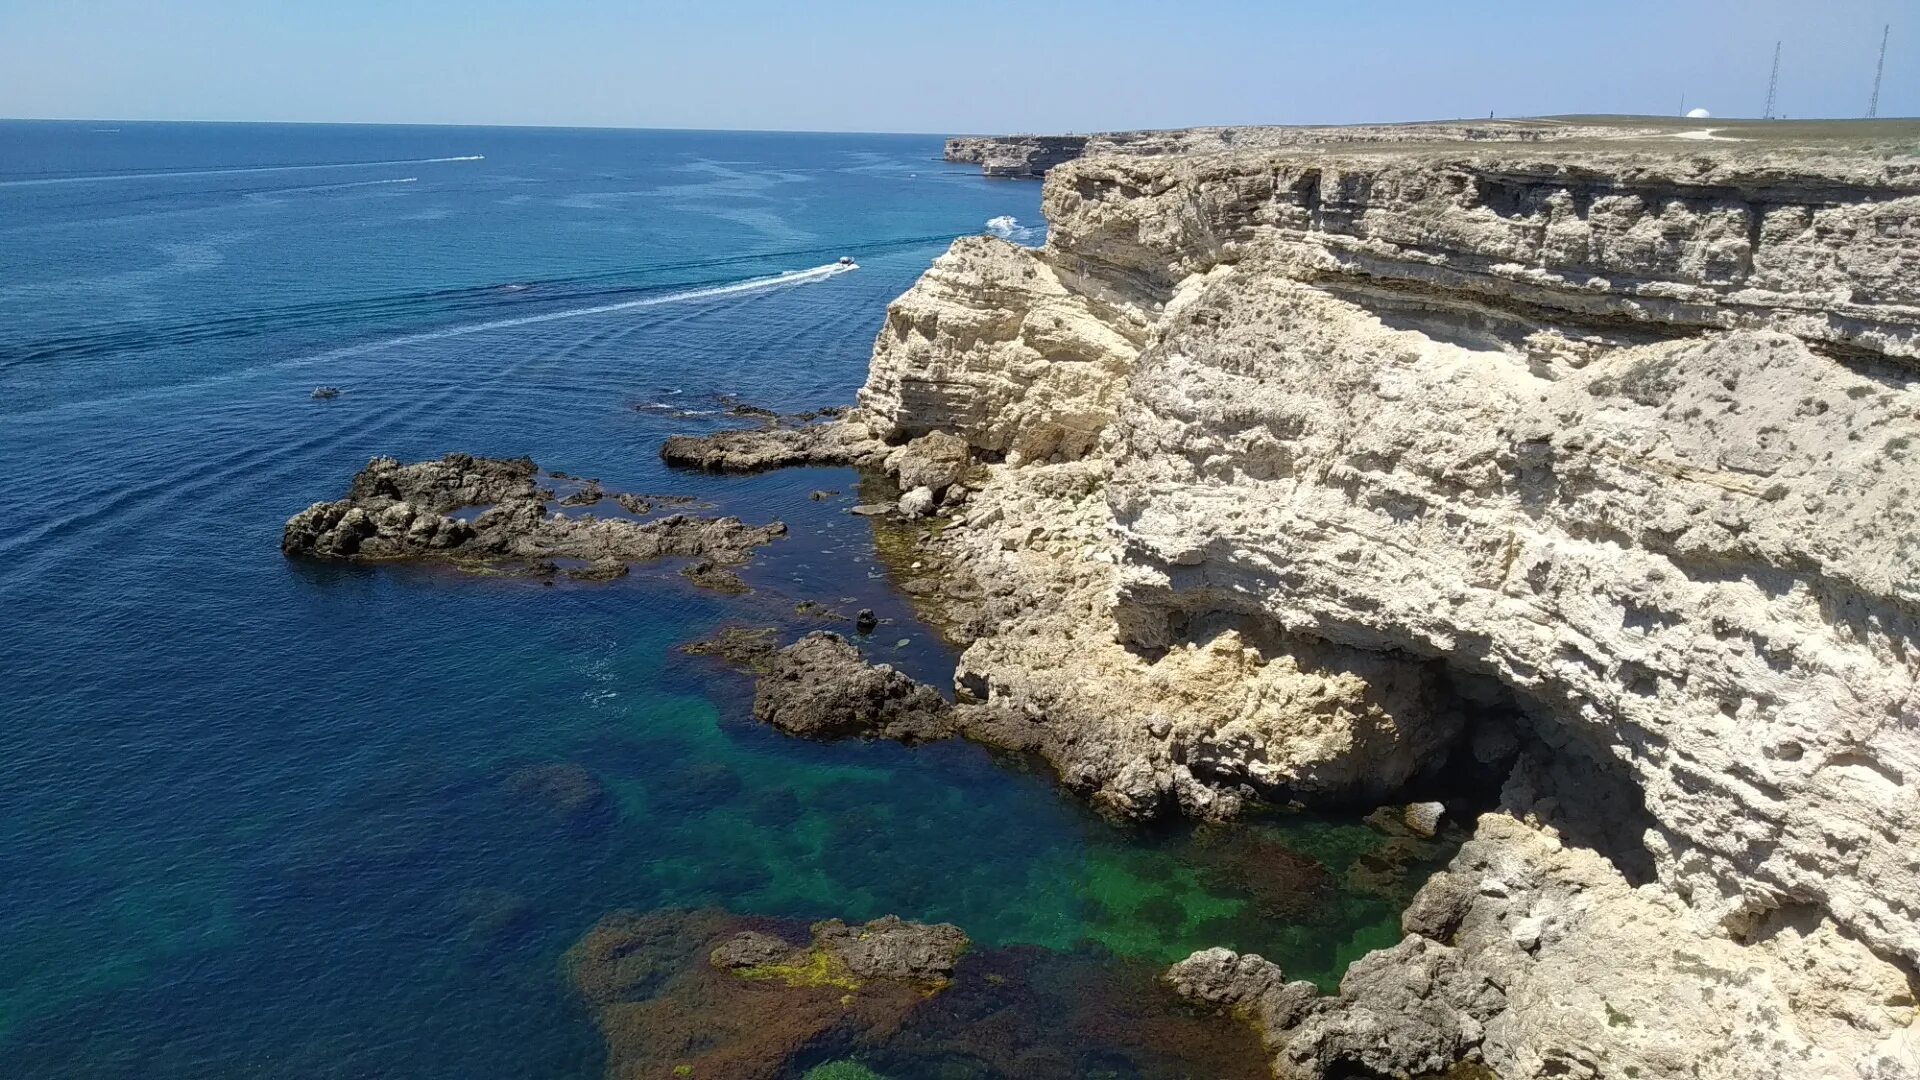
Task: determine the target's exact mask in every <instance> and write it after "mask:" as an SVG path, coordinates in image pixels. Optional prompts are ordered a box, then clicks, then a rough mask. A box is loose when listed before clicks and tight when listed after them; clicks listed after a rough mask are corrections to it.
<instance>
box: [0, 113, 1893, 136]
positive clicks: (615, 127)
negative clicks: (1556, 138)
mask: <svg viewBox="0 0 1920 1080" xmlns="http://www.w3.org/2000/svg"><path fill="white" fill-rule="evenodd" d="M1599 119H1610V120H1611V119H1623V120H1701V119H1706V120H1719V121H1730V122H1741V123H1756V124H1796V123H1856V124H1867V123H1872V124H1879V123H1897V122H1900V121H1909V122H1911V121H1915V120H1920V116H1875V117H1867V116H1854V117H1848V116H1795V117H1774V118H1771V119H1769V118H1766V117H1759V116H1732V115H1728V116H1710V117H1689V116H1682V115H1669V114H1666V113H1608V112H1592V113H1546V114H1536V115H1524V116H1493V117H1482V116H1452V117H1429V118H1425V119H1419V120H1353V121H1346V122H1338V123H1334V122H1319V123H1315V122H1303V121H1292V122H1285V121H1265V122H1260V123H1244V124H1233V123H1228V124H1222V123H1194V124H1180V125H1176V126H1174V127H1161V128H1153V127H1132V128H1099V129H1093V130H1087V131H1031V130H1030V131H998V132H985V131H953V130H946V131H879V130H874V129H868V128H756V127H685V126H673V125H646V124H563V123H551V124H494V123H475V122H427V121H413V120H226V119H190V120H189V119H179V118H166V119H161V118H154V117H100V116H0V124H15V123H18V124H230V125H238V124H257V125H262V126H267V125H280V126H288V127H292V126H304V127H396V128H403V127H411V128H476V129H482V130H521V131H680V132H688V133H726V134H736V135H917V136H925V137H928V138H953V137H973V138H1018V137H1035V136H1061V135H1103V134H1119V133H1132V132H1162V131H1191V130H1199V129H1210V128H1211V129H1219V128H1340V127H1384V126H1400V125H1419V124H1453V123H1471V122H1475V121H1479V122H1483V123H1484V122H1489V121H1492V122H1500V121H1506V122H1517V121H1528V120H1599Z"/></svg>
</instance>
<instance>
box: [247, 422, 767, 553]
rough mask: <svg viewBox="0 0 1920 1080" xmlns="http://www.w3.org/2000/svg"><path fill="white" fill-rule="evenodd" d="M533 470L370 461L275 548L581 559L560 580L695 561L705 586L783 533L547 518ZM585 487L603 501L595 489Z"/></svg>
mask: <svg viewBox="0 0 1920 1080" xmlns="http://www.w3.org/2000/svg"><path fill="white" fill-rule="evenodd" d="M539 475H540V473H539V468H538V466H536V465H535V464H534V463H533V462H532V461H531V460H528V459H526V458H518V459H514V460H509V461H502V460H495V459H490V458H476V457H474V456H472V455H470V454H449V455H447V456H446V457H445V458H443V459H441V460H439V461H424V462H418V463H415V464H412V465H403V464H401V463H400V462H398V461H396V460H394V459H393V458H375V459H373V460H372V461H371V462H369V463H368V464H367V467H366V468H365V469H362V470H361V471H360V472H359V473H358V474H357V475H356V476H355V477H354V479H353V485H352V487H351V488H350V489H349V490H348V493H347V497H346V498H344V499H341V500H339V501H337V502H323V503H315V504H313V505H312V506H310V507H308V508H307V509H305V510H303V511H301V512H300V513H298V514H295V515H294V516H293V517H292V518H291V519H289V520H288V522H287V526H286V531H285V532H284V534H283V535H282V537H281V541H280V549H281V551H283V552H284V553H286V554H287V555H294V556H308V557H315V558H327V559H348V560H354V561H370V562H371V561H392V560H403V559H414V560H435V561H443V562H449V563H454V564H456V565H465V566H475V567H477V566H507V567H510V568H511V567H519V568H523V569H527V570H532V571H534V572H542V571H544V572H546V573H552V572H553V567H554V562H555V560H562V559H564V560H570V561H577V562H579V563H582V564H584V565H576V566H575V567H573V568H572V569H570V570H569V571H568V573H569V574H570V575H571V576H573V577H576V578H581V579H585V580H605V579H608V578H613V577H618V576H620V575H621V574H624V573H625V572H626V566H627V564H628V563H633V562H642V561H646V560H651V559H658V558H664V557H671V556H683V557H700V558H701V559H702V560H703V562H704V563H706V564H709V565H710V566H711V567H712V568H714V570H715V572H714V574H713V575H712V576H713V579H714V580H715V581H716V582H717V583H720V584H723V585H732V584H737V582H738V579H737V578H733V577H732V576H731V575H730V574H728V575H726V577H727V578H730V579H731V580H730V581H728V580H725V579H722V578H720V577H719V576H718V573H719V572H718V569H717V568H720V567H733V566H739V565H741V564H743V563H745V562H746V561H747V560H748V559H749V558H751V556H752V552H753V549H754V548H756V547H759V546H760V545H762V544H767V543H770V542H772V541H773V540H775V539H777V538H779V537H780V536H783V535H785V534H786V526H785V525H782V524H781V523H779V522H774V523H772V524H770V525H758V526H756V525H747V524H745V523H743V522H741V521H740V520H739V519H738V518H732V517H722V518H700V517H694V516H692V515H688V514H670V515H667V516H665V517H659V518H654V519H652V520H649V521H633V520H630V519H627V518H601V517H595V516H594V515H592V514H578V515H572V516H569V515H566V514H559V513H555V514H549V513H548V512H547V505H546V499H547V498H548V497H550V496H551V492H545V491H542V490H540V489H539V487H538V485H537V479H538V477H539ZM590 490H592V491H594V492H596V493H600V494H602V495H604V493H601V491H600V488H599V487H598V485H594V486H592V487H591V489H590ZM612 497H613V498H614V499H615V500H616V501H620V504H621V505H622V506H623V507H628V508H630V506H631V505H639V506H642V507H644V508H645V509H647V510H650V509H652V507H651V505H650V504H648V503H646V502H645V501H644V500H628V499H626V498H625V497H623V496H620V495H615V496H612ZM594 501H595V502H598V501H599V498H595V499H594ZM667 501H671V500H667ZM475 507H486V509H485V510H484V511H483V512H481V513H479V514H478V515H476V516H474V517H473V518H472V519H471V520H466V519H463V518H460V517H456V516H454V514H455V512H456V511H461V510H466V509H470V508H475ZM695 580H701V579H700V578H699V577H698V576H696V577H695Z"/></svg>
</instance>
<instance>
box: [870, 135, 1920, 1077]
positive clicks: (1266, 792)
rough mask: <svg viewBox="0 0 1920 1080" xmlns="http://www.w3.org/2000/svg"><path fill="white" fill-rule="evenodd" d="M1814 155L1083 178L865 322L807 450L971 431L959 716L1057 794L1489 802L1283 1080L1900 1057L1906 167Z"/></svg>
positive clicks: (1214, 806)
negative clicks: (1468, 1069)
mask: <svg viewBox="0 0 1920 1080" xmlns="http://www.w3.org/2000/svg"><path fill="white" fill-rule="evenodd" d="M1835 130H1836V131H1838V132H1839V134H1837V135H1835V136H1833V137H1831V138H1829V137H1827V136H1826V135H1824V134H1823V133H1822V132H1823V131H1824V129H1815V128H1813V127H1812V126H1806V127H1804V128H1794V129H1791V130H1789V129H1781V133H1780V134H1777V135H1766V136H1762V135H1754V136H1752V138H1753V139H1754V142H1753V143H1752V145H1741V144H1738V143H1731V142H1729V143H1726V144H1724V145H1723V144H1719V143H1712V144H1705V143H1703V144H1699V145H1698V146H1697V147H1696V146H1694V145H1692V144H1681V143H1678V142H1675V141H1672V140H1668V141H1666V142H1658V141H1656V140H1654V139H1651V138H1649V137H1647V136H1646V134H1645V133H1644V132H1638V131H1632V130H1629V131H1622V132H1620V133H1618V136H1617V137H1611V136H1610V137H1608V138H1606V139H1604V140H1603V139H1598V138H1594V137H1593V133H1591V132H1589V133H1587V134H1586V136H1585V138H1586V140H1587V141H1584V142H1583V141H1581V140H1580V139H1571V140H1567V141H1565V142H1557V143H1554V144H1552V145H1551V146H1540V147H1531V148H1528V149H1525V150H1516V149H1512V148H1509V147H1504V146H1495V147H1483V148H1466V147H1462V146H1459V145H1449V144H1419V143H1408V144H1404V145H1394V146H1383V147H1373V148H1369V147H1364V146H1360V147H1350V148H1345V149H1341V150H1338V151H1333V150H1327V151H1312V152H1304V151H1292V150H1280V151H1270V152H1269V151H1260V152H1243V153H1222V154H1212V155H1193V154H1186V155H1181V154H1174V155H1169V156H1163V157H1155V158H1124V157H1120V156H1117V155H1106V156H1100V157H1093V156H1089V157H1087V158H1085V159H1083V160H1080V161H1077V162H1073V163H1071V164H1067V165H1064V166H1061V167H1059V168H1057V169H1055V170H1053V172H1052V173H1051V175H1050V176H1049V179H1048V182H1047V189H1046V195H1045V201H1046V208H1047V213H1048V218H1049V222H1050V226H1051V228H1050V233H1049V240H1048V243H1047V246H1046V247H1045V248H1044V249H1041V250H1037V251H1032V250H1025V249H1021V248H1018V247H1015V246H1013V245H1010V244H1004V243H1000V242H998V241H994V240H990V239H969V240H963V241H961V242H959V243H957V244H956V245H955V246H954V248H953V250H952V251H950V252H949V253H948V254H947V255H946V256H943V257H942V258H941V259H940V260H939V261H938V262H937V263H936V265H935V267H934V268H933V270H932V271H930V272H929V273H928V275H927V276H926V277H925V278H923V280H922V281H921V282H920V284H918V285H916V286H915V288H914V289H913V290H912V291H911V292H909V293H908V294H907V295H906V296H904V297H902V298H901V299H900V300H899V301H898V302H896V303H895V304H894V305H893V307H892V308H891V309H890V311H889V316H888V321H887V324H886V327H885V328H884V329H883V330H882V332H881V335H880V338H879V340H878V342H877V343H876V346H875V353H874V360H873V369H872V373H871V376H870V378H869V380H868V384H867V386H866V388H865V389H864V390H863V391H862V394H861V398H860V406H861V408H860V410H859V412H858V414H857V415H856V416H855V417H854V418H853V419H852V421H851V425H852V426H853V427H855V428H856V429H859V430H864V431H865V432H867V433H869V434H871V435H872V436H874V437H876V438H878V439H880V440H882V441H884V442H887V443H893V444H899V443H906V442H909V441H911V440H915V439H923V438H927V437H928V436H930V435H932V434H934V433H939V434H940V435H942V436H943V437H946V436H952V437H957V438H959V439H962V440H965V441H966V443H967V445H968V446H969V448H970V450H971V455H972V459H973V460H972V464H971V465H970V467H969V470H968V471H967V472H966V473H965V475H964V477H963V479H961V480H959V481H956V482H955V486H956V487H958V488H959V489H960V491H961V493H962V496H963V497H962V498H958V499H951V500H950V499H948V498H946V497H945V496H943V498H942V500H941V508H940V509H937V510H934V511H933V513H934V514H935V515H936V516H935V518H934V522H935V527H934V528H933V529H932V530H930V532H929V534H928V536H927V538H926V539H925V541H924V545H925V548H926V551H927V558H928V560H929V561H936V560H937V561H938V562H939V563H940V564H941V565H942V566H944V567H946V568H947V569H948V573H949V574H950V575H951V576H952V577H953V578H954V579H956V580H958V581H961V582H963V583H964V589H963V591H964V592H966V593H968V594H970V595H971V596H973V597H974V599H973V600H971V601H969V602H968V603H965V604H960V605H957V606H954V607H950V608H949V609H948V610H949V611H951V612H954V613H955V614H954V615H953V618H954V621H955V622H956V623H957V624H958V625H957V630H956V632H957V635H958V636H959V637H960V638H961V640H963V641H965V642H968V643H969V644H968V648H967V650H966V652H965V654H964V656H963V658H962V663H961V669H960V671H959V672H958V673H957V677H956V684H957V686H958V688H959V689H960V691H961V692H962V694H963V695H964V696H965V697H968V698H971V699H973V700H974V703H975V705H977V707H978V708H979V709H980V710H981V711H982V712H984V713H985V714H988V715H991V716H997V717H1000V718H1003V722H1009V723H1010V722H1016V721H1017V722H1018V723H1020V724H1024V725H1026V726H1027V727H1028V728H1029V729H1031V730H1033V731H1035V732H1037V733H1040V734H1037V735H1036V736H1035V742H1036V744H1037V745H1039V746H1041V747H1044V748H1050V749H1048V750H1047V751H1046V752H1048V753H1049V756H1050V757H1051V758H1052V759H1053V760H1054V762H1055V764H1056V766H1058V767H1059V768H1060V769H1061V772H1062V776H1063V778H1064V779H1065V780H1066V781H1067V782H1068V783H1070V784H1072V785H1074V786H1075V787H1078V788H1080V789H1082V790H1085V791H1087V792H1088V793H1089V794H1090V795H1091V796H1092V797H1093V798H1095V800H1096V801H1098V802H1100V803H1101V804H1102V805H1104V806H1106V807H1107V808H1108V809H1110V810H1111V811H1113V812H1115V813H1118V814H1122V815H1126V816H1136V817H1145V816H1151V815H1153V814H1157V813H1162V812H1166V811H1168V810H1174V809H1177V810H1180V811H1184V812H1187V813H1193V814H1201V815H1213V816H1225V815H1230V814H1232V813H1234V812H1235V811H1237V810H1238V809H1239V808H1240V807H1241V806H1243V805H1244V804H1245V803H1246V802H1247V801H1248V800H1250V799H1253V800H1279V799H1294V798H1301V799H1338V798H1355V797H1373V796H1375V795H1377V794H1379V793H1381V792H1383V791H1387V790H1391V789H1393V788H1396V787H1398V786H1400V785H1402V784H1404V783H1406V782H1407V781H1409V780H1413V779H1415V778H1418V777H1420V776H1422V775H1426V774H1429V773H1430V772H1431V771H1432V770H1434V769H1435V768H1437V767H1438V766H1439V763H1441V762H1444V761H1448V760H1451V761H1452V762H1454V763H1455V764H1456V765H1458V766H1460V767H1464V768H1480V769H1484V770H1486V771H1487V772H1488V773H1489V774H1494V775H1497V774H1502V773H1506V772H1507V770H1508V769H1509V768H1511V770H1512V771H1511V774H1510V776H1509V779H1508V780H1507V781H1506V784H1505V789H1504V791H1503V795H1502V808H1501V809H1500V810H1499V811H1498V812H1496V813H1494V814H1491V815H1488V816H1487V817H1485V818H1483V819H1482V820H1481V822H1480V823H1479V829H1478V836H1477V838H1476V840H1474V841H1473V843H1472V844H1470V845H1469V847H1468V848H1467V849H1466V850H1465V851H1463V853H1462V855H1461V856H1460V859H1459V860H1458V861H1457V862H1456V864H1455V868H1454V871H1453V872H1452V873H1450V874H1449V875H1446V876H1444V877H1442V878H1440V879H1436V881H1435V882H1434V883H1433V884H1430V885H1429V886H1428V888H1427V889H1426V890H1425V891H1423V893H1422V894H1421V896H1420V898H1419V899H1418V901H1417V902H1416V905H1415V913H1413V914H1410V916H1409V918H1410V923H1409V930H1410V932H1411V933H1410V936H1409V938H1408V939H1407V940H1406V941H1404V942H1403V943H1402V944H1401V945H1400V946H1398V947H1396V948H1395V949H1393V950H1388V951H1386V952H1383V953H1379V954H1375V955H1374V956H1372V957H1369V958H1368V959H1367V960H1365V961H1362V962H1361V963H1360V964H1358V965H1356V967H1355V969H1354V974H1353V975H1352V976H1350V978H1349V984H1350V985H1349V986H1347V987H1346V988H1344V989H1343V991H1342V993H1341V994H1340V995H1338V996H1337V997H1336V998H1330V999H1325V1000H1322V1001H1319V1002H1318V1003H1317V1004H1312V1005H1311V1007H1306V1006H1302V1007H1301V1008H1300V1009H1297V1010H1295V1009H1294V1008H1293V1005H1292V1004H1289V1005H1288V1007H1287V1008H1286V1009H1278V1010H1268V1012H1269V1014H1270V1016H1272V1017H1281V1019H1278V1020H1275V1019H1271V1018H1270V1019H1268V1020H1266V1021H1263V1022H1264V1023H1266V1024H1268V1025H1269V1028H1270V1030H1269V1031H1268V1036H1269V1038H1270V1040H1271V1041H1272V1044H1273V1046H1274V1047H1275V1048H1276V1070H1277V1071H1278V1072H1279V1073H1281V1074H1282V1075H1288V1076H1320V1075H1355V1074H1358V1075H1395V1076H1397V1075H1410V1074H1413V1073H1416V1072H1419V1071H1422V1070H1433V1069H1438V1068H1444V1067H1447V1066H1449V1065H1453V1064H1456V1063H1459V1062H1463V1061H1465V1062H1473V1063H1477V1064H1478V1065H1481V1066H1485V1067H1488V1068H1491V1069H1492V1070H1493V1071H1495V1072H1496V1073H1498V1074H1499V1075H1500V1076H1503V1077H1507V1078H1509V1080H1513V1078H1517V1077H1531V1076H1642V1077H1665V1076H1695V1075H1697V1076H1725V1077H1735V1076H1756V1077H1757V1076H1863V1077H1866V1076H1871V1077H1891V1076H1913V1075H1920V1052H1917V1049H1916V1048H1917V1044H1916V1040H1915V1034H1914V1027H1913V1025H1914V1019H1915V1013H1914V1002H1913V996H1914V995H1913V990H1912V982H1911V976H1912V974H1913V972H1914V971H1915V970H1916V967H1917V966H1920V918H1916V915H1917V914H1920V909H1917V908H1916V901H1915V899H1914V898H1915V897H1916V896H1920V859H1916V857H1915V855H1914V854H1913V853H1914V851H1915V850H1916V844H1915V841H1916V839H1920V835H1917V834H1916V828H1915V826H1914V824H1913V823H1914V822H1915V821H1916V820H1920V794H1917V793H1920V787H1917V786H1916V784H1915V782H1914V777H1915V776H1916V775H1920V696H1917V695H1916V683H1917V681H1920V680H1917V679H1916V676H1920V652H1916V647H1920V546H1917V545H1916V542H1915V538H1916V536H1920V521H1917V520H1916V511H1915V509H1914V507H1915V506H1916V496H1920V462H1917V461H1916V459H1915V456H1914V455H1915V440H1916V439H1920V387H1916V379H1917V378H1920V163H1917V162H1916V161H1914V160H1913V159H1912V158H1911V157H1900V156H1887V155H1882V154H1875V153H1867V152H1861V151H1858V150H1855V149H1853V148H1852V144H1853V143H1855V142H1857V141H1858V140H1859V138H1860V135H1859V132H1858V131H1857V130H1856V129H1855V128H1852V127H1849V128H1845V129H1835ZM1807 131H1812V134H1805V132H1807ZM1796 132H1800V133H1802V134H1800V135H1796V134H1795V133H1796ZM1898 134H1899V133H1898V132H1895V131H1893V130H1892V129H1891V128H1887V129H1880V128H1876V129H1874V130H1873V132H1872V136H1873V137H1874V138H1880V139H1885V138H1890V137H1892V136H1895V135H1898ZM1912 134H1913V133H1912V132H1908V135H1909V136H1910V135H1912ZM1803 135H1804V139H1803V141H1804V143H1805V144H1804V145H1787V144H1788V143H1792V142H1794V141H1795V140H1796V139H1802V136H1803ZM1742 137H1746V136H1744V135H1743V136H1742ZM1683 145H1684V146H1685V149H1682V147H1683ZM1516 752H1517V753H1518V755H1519V757H1518V764H1517V765H1514V764H1513V762H1514V761H1515V755H1516ZM1279 985H1281V986H1284V985H1285V983H1284V980H1279ZM1243 996H1244V995H1243ZM1293 996H1295V997H1297V996H1298V992H1297V991H1296V992H1294V995H1293ZM1249 1000H1251V999H1249ZM1289 1001H1291V998H1290V999H1289ZM1240 1004H1241V1005H1242V1007H1243V1009H1244V1008H1247V1006H1245V1003H1244V1002H1242V1003H1240ZM1294 1004H1298V1003H1294ZM1290 1010H1291V1011H1290ZM1251 1011H1252V1012H1253V1013H1259V1012H1260V1008H1258V1007H1254V1008H1252V1010H1251ZM1410 1017H1411V1018H1412V1019H1409V1018H1410ZM1403 1021H1404V1023H1403ZM1409 1025H1411V1026H1409Z"/></svg>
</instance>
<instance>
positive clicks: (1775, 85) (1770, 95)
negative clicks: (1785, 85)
mask: <svg viewBox="0 0 1920 1080" xmlns="http://www.w3.org/2000/svg"><path fill="white" fill-rule="evenodd" d="M1779 92H1780V43H1779V42H1777V41H1776V42H1774V43H1773V74H1771V75H1769V76H1767V110H1766V112H1764V113H1762V114H1761V117H1760V118H1761V119H1763V120H1771V119H1773V99H1774V97H1775V95H1777V94H1778V93H1779Z"/></svg>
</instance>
